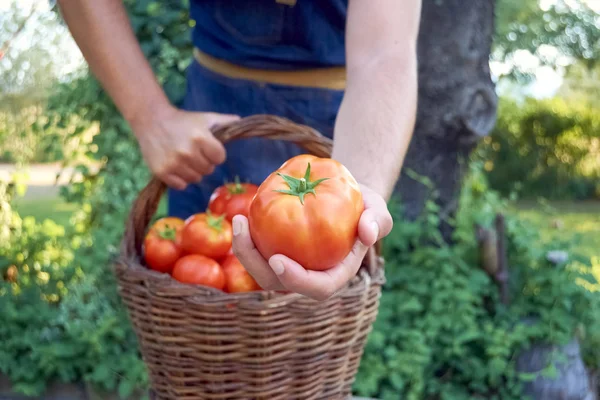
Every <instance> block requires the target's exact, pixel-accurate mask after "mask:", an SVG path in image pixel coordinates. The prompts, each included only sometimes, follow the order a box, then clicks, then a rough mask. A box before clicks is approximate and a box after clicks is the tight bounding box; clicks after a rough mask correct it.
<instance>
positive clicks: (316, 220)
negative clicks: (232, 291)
mask: <svg viewBox="0 0 600 400" xmlns="http://www.w3.org/2000/svg"><path fill="white" fill-rule="evenodd" d="M302 157H305V158H304V159H302ZM310 157H311V156H305V155H303V156H298V157H295V158H294V159H292V160H290V161H288V162H287V163H286V164H284V165H283V166H282V167H281V169H280V170H279V171H278V173H276V174H272V175H271V176H270V177H269V178H267V180H265V182H263V184H262V185H261V187H263V185H264V188H265V191H264V192H263V193H262V195H261V189H260V188H259V191H258V192H257V194H256V197H255V200H254V201H253V204H252V206H251V210H250V215H249V218H250V219H251V220H252V219H253V218H254V220H253V221H252V223H253V229H254V230H255V232H254V235H251V233H250V231H251V229H250V226H249V220H248V218H246V217H244V216H242V215H238V216H236V217H235V218H234V219H233V235H234V238H233V251H234V253H235V254H236V256H237V257H238V259H239V260H240V261H241V262H242V264H243V265H244V267H245V268H246V270H247V271H248V272H249V273H250V274H251V275H252V276H253V277H254V279H256V281H257V282H258V284H259V285H260V286H261V287H262V288H264V289H266V290H284V291H291V292H296V293H300V294H302V295H305V296H307V297H310V298H313V299H316V300H325V299H327V298H329V297H331V296H332V295H333V294H335V293H336V292H337V291H338V290H339V289H341V288H342V287H343V286H344V285H346V283H347V282H348V281H349V280H351V279H352V278H353V277H354V276H356V273H357V272H358V269H359V268H360V266H361V264H362V261H363V259H364V257H365V255H366V253H367V250H368V249H369V247H371V246H372V245H374V244H375V242H376V241H377V240H379V239H381V238H383V237H385V236H386V235H388V234H389V232H390V231H391V229H392V217H391V215H390V213H389V211H388V209H387V204H386V202H385V200H384V199H383V198H382V197H381V196H380V195H378V194H377V193H376V192H374V191H373V190H371V189H369V188H368V187H366V186H364V185H360V187H359V186H358V185H357V184H356V181H355V180H354V178H353V177H352V175H350V173H349V172H348V171H347V170H346V169H345V168H344V167H343V166H341V164H339V163H337V162H335V161H333V160H329V159H316V158H314V157H313V158H310ZM299 160H300V161H301V162H300V163H299V162H298V161H299ZM325 160H326V161H325ZM307 161H308V162H311V163H312V164H313V170H312V172H311V171H310V170H307V171H306V175H305V176H302V174H300V173H299V166H300V164H302V162H303V163H304V166H306V164H307ZM340 166H341V167H340ZM282 171H283V172H286V171H290V172H291V174H290V175H293V176H291V177H292V178H294V179H289V178H290V175H286V177H284V176H282V175H285V174H284V173H282ZM278 178H279V179H278ZM282 181H283V182H284V183H286V184H287V187H286V186H285V185H283V184H282ZM299 192H300V193H299ZM357 192H358V195H357ZM361 194H362V196H361ZM276 196H279V197H276ZM255 203H256V204H255ZM253 207H256V208H255V209H253ZM319 210H320V211H319ZM269 211H270V212H271V214H272V215H271V218H280V219H281V220H280V221H279V222H276V221H274V220H271V221H269ZM253 212H255V213H253ZM253 214H254V215H253ZM273 214H274V215H273ZM271 224H272V225H271ZM268 226H271V228H270V229H269V228H268ZM274 227H278V228H274ZM253 237H255V240H254V241H253V239H252V238H253ZM286 243H287V245H286ZM282 253H287V254H282ZM263 254H265V256H263ZM265 258H267V259H265ZM293 258H294V259H293ZM267 260H268V261H267ZM298 260H303V262H304V263H305V265H301V264H300V263H298V262H297V261H298ZM332 263H333V264H332Z"/></svg>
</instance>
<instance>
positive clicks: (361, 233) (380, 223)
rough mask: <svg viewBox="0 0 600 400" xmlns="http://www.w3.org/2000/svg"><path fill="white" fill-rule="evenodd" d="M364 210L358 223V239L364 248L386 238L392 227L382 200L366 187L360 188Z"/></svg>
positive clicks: (385, 205) (390, 217) (389, 216)
mask: <svg viewBox="0 0 600 400" xmlns="http://www.w3.org/2000/svg"><path fill="white" fill-rule="evenodd" d="M361 189H362V194H363V201H364V203H365V210H364V211H363V213H362V215H361V217H360V220H359V222H358V237H359V238H360V240H361V242H362V243H363V244H364V245H365V246H373V245H374V244H375V242H377V241H378V240H379V239H382V238H384V237H385V236H387V235H388V234H389V233H390V232H391V230H392V227H393V225H394V222H393V220H392V216H391V214H390V212H389V210H388V208H387V204H386V202H385V200H383V198H382V197H381V196H380V195H378V194H377V193H375V192H374V191H372V190H371V189H369V188H367V187H364V186H363V187H362V188H361Z"/></svg>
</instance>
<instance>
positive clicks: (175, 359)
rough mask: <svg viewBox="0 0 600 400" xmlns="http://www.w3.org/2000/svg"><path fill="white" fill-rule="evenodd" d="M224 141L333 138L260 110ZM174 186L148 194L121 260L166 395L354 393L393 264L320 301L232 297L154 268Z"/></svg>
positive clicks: (313, 149)
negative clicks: (152, 227) (149, 263)
mask: <svg viewBox="0 0 600 400" xmlns="http://www.w3.org/2000/svg"><path fill="white" fill-rule="evenodd" d="M213 133H214V134H215V136H216V137H217V138H218V139H219V140H221V141H222V142H224V143H225V142H228V141H230V140H242V139H244V138H251V137H262V138H269V139H273V140H287V141H291V142H294V143H296V144H298V145H300V146H301V147H303V148H304V149H305V150H306V151H308V152H310V153H313V154H315V155H317V156H321V157H327V156H329V155H330V152H331V141H330V140H329V139H327V138H325V137H323V136H322V135H321V134H319V133H318V132H316V131H315V130H313V129H311V128H309V127H306V126H302V125H297V124H294V123H292V122H290V121H288V120H286V119H283V118H279V117H274V116H265V115H258V116H253V117H248V118H244V119H242V120H240V121H238V122H236V123H233V124H231V125H228V126H224V127H220V128H218V129H216V130H214V132H213ZM164 191H165V186H164V184H162V183H161V182H160V181H159V180H157V179H153V180H152V181H151V182H150V183H149V184H148V186H146V188H144V190H142V191H141V192H140V194H139V197H138V199H137V200H136V202H135V203H134V204H133V206H132V210H131V213H130V216H129V220H128V221H127V225H126V229H125V236H124V239H123V243H122V248H121V256H120V257H119V259H118V261H117V262H116V265H115V267H116V275H117V278H118V284H119V291H120V294H121V296H122V298H123V301H124V303H125V305H126V307H127V309H128V311H129V315H130V317H131V320H132V323H133V326H134V329H135V331H136V334H137V336H138V338H139V342H140V350H141V353H142V356H143V358H144V361H145V363H146V365H147V366H148V370H149V373H150V379H151V386H152V391H153V393H154V396H155V398H156V399H190V400H191V399H202V400H241V399H260V400H267V399H268V400H277V399H281V400H294V399H297V400H305V399H306V400H308V399H323V400H335V399H346V398H348V397H349V396H350V393H351V386H352V383H353V381H354V376H355V374H356V372H357V369H358V365H359V362H360V358H361V356H362V352H363V347H364V345H365V341H366V338H367V335H368V333H369V331H370V330H371V326H372V324H373V322H374V320H375V317H376V315H377V309H378V306H379V297H380V295H381V286H382V284H383V281H384V275H383V260H382V258H381V257H379V256H377V255H376V254H375V251H371V252H370V253H369V257H367V259H366V262H365V265H364V266H363V268H361V270H360V272H359V274H358V275H357V276H356V277H355V278H354V279H353V280H352V281H351V282H350V283H349V284H348V285H347V286H346V287H345V288H344V289H342V290H340V291H339V292H338V293H337V294H336V295H335V296H333V297H332V298H331V299H329V300H327V301H325V302H317V301H314V300H311V299H308V298H305V297H303V296H300V295H298V294H282V293H276V292H252V293H240V294H226V293H223V292H221V291H219V290H215V289H211V288H207V287H203V286H198V285H186V284H181V283H179V282H177V281H175V280H173V279H172V278H171V277H170V276H168V275H166V274H160V273H157V272H154V271H152V270H149V269H147V268H146V267H145V266H144V265H143V261H142V259H141V256H140V255H141V248H142V243H143V238H144V234H145V231H146V228H147V227H148V224H149V223H150V221H151V218H152V217H153V215H154V214H155V212H156V209H157V207H158V203H159V201H160V198H161V196H162V194H163V193H164Z"/></svg>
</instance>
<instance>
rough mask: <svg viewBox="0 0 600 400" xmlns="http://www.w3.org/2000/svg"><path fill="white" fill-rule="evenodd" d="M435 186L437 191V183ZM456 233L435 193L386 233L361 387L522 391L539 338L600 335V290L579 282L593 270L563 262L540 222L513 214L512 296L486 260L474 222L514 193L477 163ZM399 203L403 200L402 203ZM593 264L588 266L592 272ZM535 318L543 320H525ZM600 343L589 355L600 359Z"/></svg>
mask: <svg viewBox="0 0 600 400" xmlns="http://www.w3.org/2000/svg"><path fill="white" fill-rule="evenodd" d="M432 195H433V196H435V193H432ZM460 204H461V206H460V209H459V211H458V213H457V215H456V218H455V219H454V220H452V221H449V222H450V223H451V224H452V225H453V226H454V227H455V229H456V230H455V233H454V237H453V243H451V244H446V243H444V242H443V241H442V240H441V238H440V237H439V233H438V229H437V226H438V224H439V222H440V220H439V217H438V215H439V209H438V206H437V205H436V204H435V202H434V201H430V202H428V203H427V205H426V207H425V209H426V211H425V212H424V214H423V215H422V216H421V217H420V218H419V219H418V220H416V221H413V222H410V221H405V220H402V219H401V218H398V216H399V215H401V213H400V212H394V215H396V217H397V220H396V223H395V228H394V231H393V232H392V234H391V235H390V237H389V239H388V240H386V242H385V258H386V260H387V265H386V275H387V279H388V281H387V284H386V286H385V288H384V294H383V297H382V303H381V308H380V314H379V317H378V319H377V321H376V324H375V328H374V331H373V332H372V334H371V336H370V338H369V341H368V345H367V348H366V350H365V355H364V358H363V362H362V364H361V367H360V372H359V375H358V378H357V381H356V385H355V390H356V392H357V393H358V394H360V395H365V396H376V397H378V398H381V399H384V400H385V399H397V398H398V397H399V396H400V397H402V398H406V399H446V400H450V399H465V398H481V399H484V398H485V399H521V398H522V396H521V385H522V383H523V382H524V381H525V380H527V379H531V378H532V377H531V376H529V375H527V374H520V373H519V372H518V371H517V370H516V369H515V359H516V356H517V355H518V354H519V352H520V351H521V350H523V349H524V348H525V347H526V346H527V345H528V344H530V343H534V342H547V343H557V344H564V343H566V342H568V341H569V340H570V339H571V338H572V337H573V336H574V335H576V334H578V333H581V332H582V331H585V333H586V335H585V337H583V336H582V340H583V346H584V348H585V349H589V348H592V347H593V346H594V345H595V344H596V343H597V341H598V339H599V338H600V330H599V329H598V318H597V315H598V312H600V298H599V297H598V295H597V294H595V293H592V292H590V291H588V290H586V289H585V288H583V287H582V286H581V285H578V284H577V283H576V279H577V278H584V279H588V280H592V281H593V278H591V277H590V276H589V275H588V274H587V271H582V270H581V269H579V270H578V269H576V268H573V267H572V266H569V265H563V266H558V267H556V266H553V265H552V264H551V263H550V262H548V261H547V260H546V257H545V254H546V250H547V248H544V246H541V245H537V243H539V241H538V240H537V239H538V236H537V232H535V231H534V230H532V229H531V228H529V227H528V226H526V224H523V223H521V221H519V220H517V219H514V218H508V220H507V236H508V244H509V248H508V256H509V262H508V265H509V270H510V274H511V276H510V277H511V288H512V290H511V291H510V293H511V298H512V301H511V303H510V305H509V306H508V307H507V306H504V305H503V304H501V302H500V299H499V295H498V289H497V287H496V284H495V282H494V280H493V279H492V278H490V276H489V275H488V274H487V273H486V272H485V271H484V270H483V268H482V267H481V258H480V257H481V255H480V250H479V248H478V246H477V241H476V238H475V233H474V229H473V224H474V223H479V224H482V225H484V226H489V225H491V223H492V221H493V220H494V218H495V216H496V213H498V212H505V211H506V208H507V206H508V203H507V202H506V201H504V200H502V199H501V198H500V196H499V195H498V194H497V193H495V192H493V191H490V190H489V188H488V187H487V185H486V182H485V179H484V176H483V174H482V172H481V170H480V168H478V167H477V165H473V166H472V168H471V173H470V175H469V177H468V179H467V182H466V184H465V187H464V189H463V192H462V195H461V202H460ZM395 207H397V205H396V206H395ZM582 272H583V274H582ZM526 320H534V321H536V323H534V324H530V325H528V324H525V323H523V322H524V321H526ZM597 360H598V358H597V351H596V352H595V353H594V356H591V357H587V359H586V361H587V362H588V363H589V365H590V366H591V367H597V365H596V364H597V363H598V361H597Z"/></svg>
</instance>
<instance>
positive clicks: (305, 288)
mask: <svg viewBox="0 0 600 400" xmlns="http://www.w3.org/2000/svg"><path fill="white" fill-rule="evenodd" d="M420 8H421V2H420V0H374V1H368V0H350V9H349V12H348V14H349V15H348V21H347V28H346V31H347V33H346V35H347V40H346V64H347V69H348V79H347V81H348V84H347V87H346V93H345V95H344V100H343V101H342V105H341V107H340V111H339V113H338V117H337V120H336V126H335V138H334V144H333V155H332V157H333V158H334V159H337V160H338V161H340V162H342V163H343V164H344V165H345V166H346V167H348V169H349V170H350V172H352V174H353V175H354V177H355V178H356V179H357V180H358V182H359V183H360V184H361V189H362V194H363V200H364V203H365V211H364V212H363V213H362V215H361V217H360V221H359V223H358V239H357V241H356V243H355V244H354V247H353V248H352V251H351V252H350V254H348V256H347V257H346V258H345V259H344V260H343V261H342V262H341V263H339V264H338V265H336V266H334V267H333V268H331V269H330V270H328V271H307V270H305V269H304V268H303V267H302V266H301V265H299V264H298V263H297V262H295V261H294V260H290V259H289V258H287V257H285V256H283V255H274V256H273V257H271V258H270V259H269V260H264V259H263V258H262V256H261V255H260V253H259V252H258V251H257V250H256V248H255V246H254V245H253V244H252V239H251V237H250V233H249V230H248V221H247V219H246V218H245V217H243V216H236V217H235V218H234V220H233V231H234V236H235V238H234V240H233V249H234V252H235V253H236V255H237V256H238V258H239V259H240V261H242V263H243V264H244V266H245V267H246V269H247V270H248V272H250V274H252V276H254V278H255V279H256V280H257V281H258V283H259V284H260V285H261V287H263V288H268V289H272V290H288V291H292V292H296V293H301V294H303V295H305V296H309V297H311V298H314V299H317V300H323V299H327V298H329V297H330V296H331V295H332V294H333V293H335V292H336V291H338V290H339V289H340V288H342V287H343V286H344V285H346V283H347V282H348V281H349V280H350V279H352V277H354V276H356V272H357V271H358V269H359V267H360V265H361V263H362V261H363V259H364V257H365V254H366V253H367V250H368V249H369V247H371V246H373V245H374V244H375V242H376V241H377V240H379V239H381V238H383V237H385V236H386V235H388V234H389V233H390V230H391V229H392V224H393V222H392V217H391V215H390V213H389V211H388V209H387V205H386V201H385V200H386V199H389V197H390V195H391V193H392V190H393V187H394V184H395V182H396V180H397V179H398V175H399V172H400V167H401V166H402V162H403V160H404V155H405V154H406V150H407V148H408V144H409V142H410V138H411V136H412V131H413V126H414V122H415V113H416V103H417V61H416V44H417V35H418V28H419V20H420V12H421V10H420Z"/></svg>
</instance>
